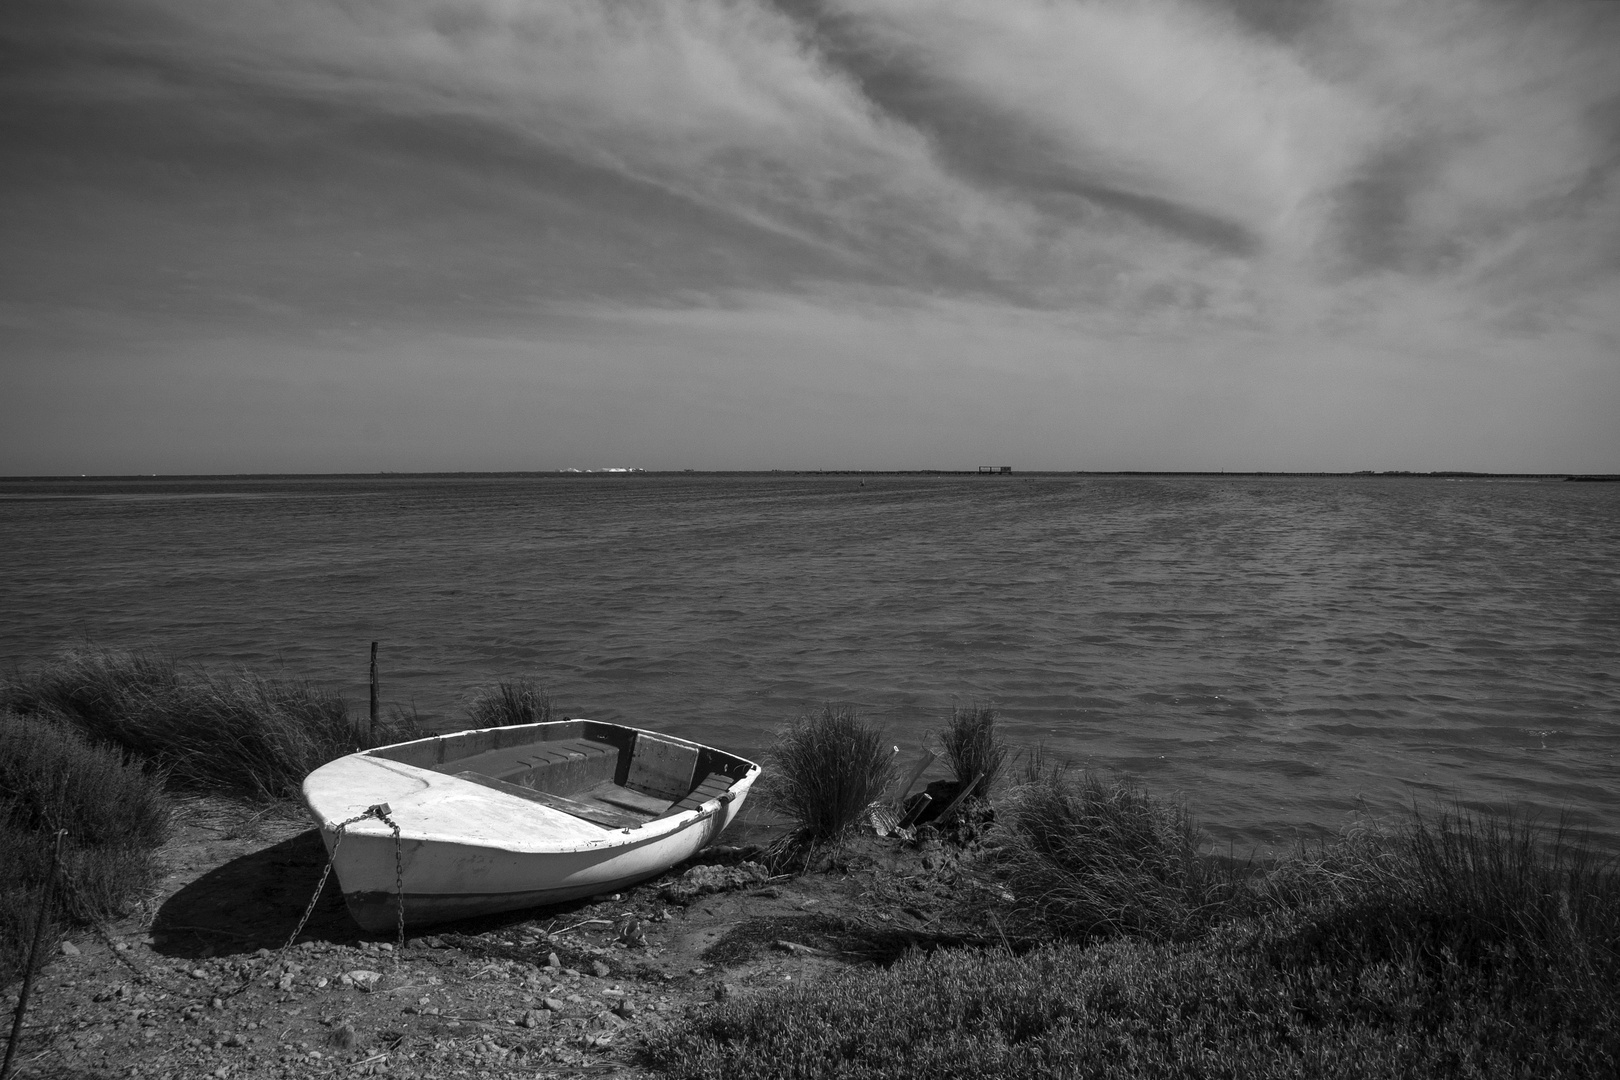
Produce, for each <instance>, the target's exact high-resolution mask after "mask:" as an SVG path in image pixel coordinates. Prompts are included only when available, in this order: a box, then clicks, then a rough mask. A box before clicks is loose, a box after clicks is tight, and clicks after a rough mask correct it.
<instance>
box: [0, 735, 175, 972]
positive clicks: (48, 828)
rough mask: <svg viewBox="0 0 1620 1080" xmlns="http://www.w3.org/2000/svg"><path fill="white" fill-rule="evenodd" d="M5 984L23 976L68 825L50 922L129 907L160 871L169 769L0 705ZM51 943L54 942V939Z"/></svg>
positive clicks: (0, 911) (1, 961)
mask: <svg viewBox="0 0 1620 1080" xmlns="http://www.w3.org/2000/svg"><path fill="white" fill-rule="evenodd" d="M0 747H4V752H0V865H3V866H4V867H5V873H4V874H3V875H0V986H4V985H7V984H9V983H10V982H11V981H12V980H14V979H16V978H17V977H18V976H20V975H21V974H22V969H23V966H24V964H25V963H26V957H27V955H28V947H29V943H30V942H31V941H32V940H33V937H34V923H35V919H36V917H37V916H38V912H39V908H40V900H41V892H42V891H43V889H44V885H45V882H46V879H47V877H48V875H49V874H50V872H51V864H52V859H53V848H54V847H55V843H56V834H57V833H58V832H61V833H62V834H63V836H62V848H61V861H60V863H59V864H58V866H57V869H56V875H57V880H58V881H59V882H60V883H61V885H60V887H59V888H56V889H54V890H52V892H53V895H54V899H55V903H54V905H53V907H54V911H53V919H52V925H54V926H57V927H60V926H62V925H63V924H64V923H65V921H67V920H71V921H73V922H77V923H80V924H85V923H90V922H95V921H98V920H101V919H106V918H109V917H112V916H114V915H117V914H120V913H122V912H123V911H124V910H125V909H126V908H127V907H128V906H129V904H130V903H131V902H132V901H134V900H135V899H137V898H138V897H139V896H140V895H141V894H142V893H143V892H144V891H145V890H146V889H147V888H149V887H150V886H151V884H152V883H153V881H154V880H155V879H156V876H157V869H156V862H155V854H156V851H157V848H158V846H159V845H160V844H161V843H162V842H163V840H164V839H165V838H166V837H167V835H168V832H169V824H170V817H171V803H170V800H169V797H168V795H167V794H166V793H165V791H164V775H163V773H162V771H161V770H160V769H154V768H152V767H151V766H148V765H146V764H144V763H142V762H140V761H139V760H137V759H134V758H132V757H130V756H129V755H127V754H125V753H123V752H122V751H119V750H117V749H114V748H111V747H108V746H104V745H101V746H98V745H94V744H92V743H91V742H90V741H89V740H87V739H86V738H85V737H84V736H82V735H80V734H79V733H78V732H76V731H74V730H73V729H71V728H69V727H66V726H64V725H62V724H59V723H52V722H49V721H45V720H41V719H38V718H34V717H27V716H19V715H18V714H16V713H15V712H11V711H0ZM53 944H54V942H53Z"/></svg>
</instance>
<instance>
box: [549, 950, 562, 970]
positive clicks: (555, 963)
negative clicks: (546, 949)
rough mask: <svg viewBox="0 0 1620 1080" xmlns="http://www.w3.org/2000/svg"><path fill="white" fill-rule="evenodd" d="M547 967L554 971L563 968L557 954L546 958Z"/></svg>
mask: <svg viewBox="0 0 1620 1080" xmlns="http://www.w3.org/2000/svg"><path fill="white" fill-rule="evenodd" d="M546 967H548V968H551V969H552V970H553V971H555V970H557V969H558V968H560V967H562V961H561V960H559V959H557V954H556V953H551V954H550V955H548V956H547V957H546Z"/></svg>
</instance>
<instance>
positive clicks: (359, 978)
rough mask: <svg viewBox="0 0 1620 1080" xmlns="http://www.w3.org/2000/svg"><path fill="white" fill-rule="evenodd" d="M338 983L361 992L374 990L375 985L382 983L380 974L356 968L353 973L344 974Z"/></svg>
mask: <svg viewBox="0 0 1620 1080" xmlns="http://www.w3.org/2000/svg"><path fill="white" fill-rule="evenodd" d="M338 981H339V982H341V983H342V984H343V985H344V986H353V987H357V988H359V989H361V990H375V989H376V988H377V984H378V983H379V982H381V981H382V972H380V971H367V970H366V969H364V968H356V969H355V970H353V971H348V972H344V974H343V977H342V978H341V979H339V980H338Z"/></svg>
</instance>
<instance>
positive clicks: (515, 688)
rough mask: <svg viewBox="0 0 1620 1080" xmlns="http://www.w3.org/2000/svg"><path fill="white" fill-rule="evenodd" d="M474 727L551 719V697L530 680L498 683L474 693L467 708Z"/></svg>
mask: <svg viewBox="0 0 1620 1080" xmlns="http://www.w3.org/2000/svg"><path fill="white" fill-rule="evenodd" d="M467 716H468V718H469V719H471V720H472V725H473V727H478V728H486V727H516V726H517V725H519V724H540V723H544V722H545V721H547V720H550V719H551V695H550V694H548V693H546V691H545V689H544V688H543V687H541V686H539V685H538V684H537V683H535V682H534V681H532V680H530V679H514V680H512V681H511V682H500V683H496V684H495V685H494V686H491V687H484V688H483V689H481V690H478V691H477V692H475V693H474V694H473V698H472V701H471V703H470V704H469V705H468V706H467Z"/></svg>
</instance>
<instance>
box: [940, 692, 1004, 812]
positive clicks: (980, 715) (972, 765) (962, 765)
mask: <svg viewBox="0 0 1620 1080" xmlns="http://www.w3.org/2000/svg"><path fill="white" fill-rule="evenodd" d="M939 744H940V749H941V750H943V751H944V753H945V761H946V762H947V763H948V764H949V765H950V767H951V772H952V774H953V775H954V776H955V778H956V782H957V783H958V784H964V785H965V784H971V783H973V782H974V781H975V780H977V781H978V787H977V788H976V789H975V791H974V795H975V797H978V798H989V796H990V793H991V791H992V790H993V789H994V786H995V783H996V780H997V778H998V777H999V776H1000V775H1001V769H1002V766H1004V765H1005V764H1006V763H1007V755H1008V752H1009V747H1008V746H1007V743H1006V741H1005V740H1003V739H1002V738H1001V736H1000V733H999V732H997V730H996V710H995V709H994V708H992V707H991V706H989V705H979V704H971V705H967V706H965V707H964V706H956V707H954V708H952V709H951V716H950V719H949V720H947V721H946V723H945V727H944V728H943V729H942V730H941V731H940V733H939Z"/></svg>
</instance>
